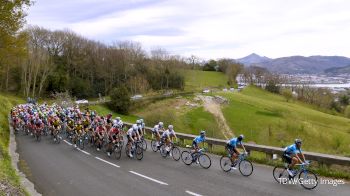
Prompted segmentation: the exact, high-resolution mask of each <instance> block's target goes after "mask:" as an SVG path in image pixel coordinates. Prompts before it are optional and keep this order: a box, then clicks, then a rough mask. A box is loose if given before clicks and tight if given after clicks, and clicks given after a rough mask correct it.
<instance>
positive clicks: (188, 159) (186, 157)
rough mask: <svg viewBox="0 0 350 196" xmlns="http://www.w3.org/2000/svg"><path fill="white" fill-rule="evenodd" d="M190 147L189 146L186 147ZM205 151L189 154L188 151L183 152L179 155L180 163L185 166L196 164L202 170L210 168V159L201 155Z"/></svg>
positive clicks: (203, 154) (205, 155)
mask: <svg viewBox="0 0 350 196" xmlns="http://www.w3.org/2000/svg"><path fill="white" fill-rule="evenodd" d="M186 147H190V146H186ZM204 151H205V149H203V148H202V149H199V150H198V151H197V152H190V151H188V150H184V151H183V152H182V153H181V159H182V162H184V163H185V164H186V165H191V164H192V163H196V164H198V163H199V165H200V166H201V167H203V168H204V169H208V168H209V167H210V166H211V159H210V157H209V156H208V155H207V154H205V153H203V152H204Z"/></svg>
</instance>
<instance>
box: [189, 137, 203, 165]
mask: <svg viewBox="0 0 350 196" xmlns="http://www.w3.org/2000/svg"><path fill="white" fill-rule="evenodd" d="M204 141H205V131H204V130H203V131H201V132H200V134H199V136H197V137H196V138H194V139H193V142H192V148H193V152H192V153H191V155H192V157H193V160H192V161H193V162H194V161H195V160H194V159H195V157H194V156H193V154H194V153H196V152H198V151H199V146H198V144H200V143H202V142H204ZM196 161H197V164H198V163H199V161H198V159H197V160H196Z"/></svg>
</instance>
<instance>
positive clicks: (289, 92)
mask: <svg viewBox="0 0 350 196" xmlns="http://www.w3.org/2000/svg"><path fill="white" fill-rule="evenodd" d="M281 94H282V95H283V97H284V98H286V101H287V102H289V100H291V99H292V98H293V92H292V90H290V89H288V88H285V89H283V90H282V92H281Z"/></svg>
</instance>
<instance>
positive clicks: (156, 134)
mask: <svg viewBox="0 0 350 196" xmlns="http://www.w3.org/2000/svg"><path fill="white" fill-rule="evenodd" d="M163 126H164V124H163V122H159V123H158V124H157V125H155V126H154V128H153V130H152V133H153V135H152V137H155V138H156V144H157V148H158V147H159V146H160V133H159V131H164V128H163Z"/></svg>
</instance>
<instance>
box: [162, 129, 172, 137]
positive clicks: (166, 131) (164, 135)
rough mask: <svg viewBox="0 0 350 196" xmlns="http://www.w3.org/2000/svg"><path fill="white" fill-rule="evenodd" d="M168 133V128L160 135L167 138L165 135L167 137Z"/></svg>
mask: <svg viewBox="0 0 350 196" xmlns="http://www.w3.org/2000/svg"><path fill="white" fill-rule="evenodd" d="M169 134H170V132H169V130H165V131H164V132H163V134H162V137H163V138H167V137H169Z"/></svg>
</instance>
